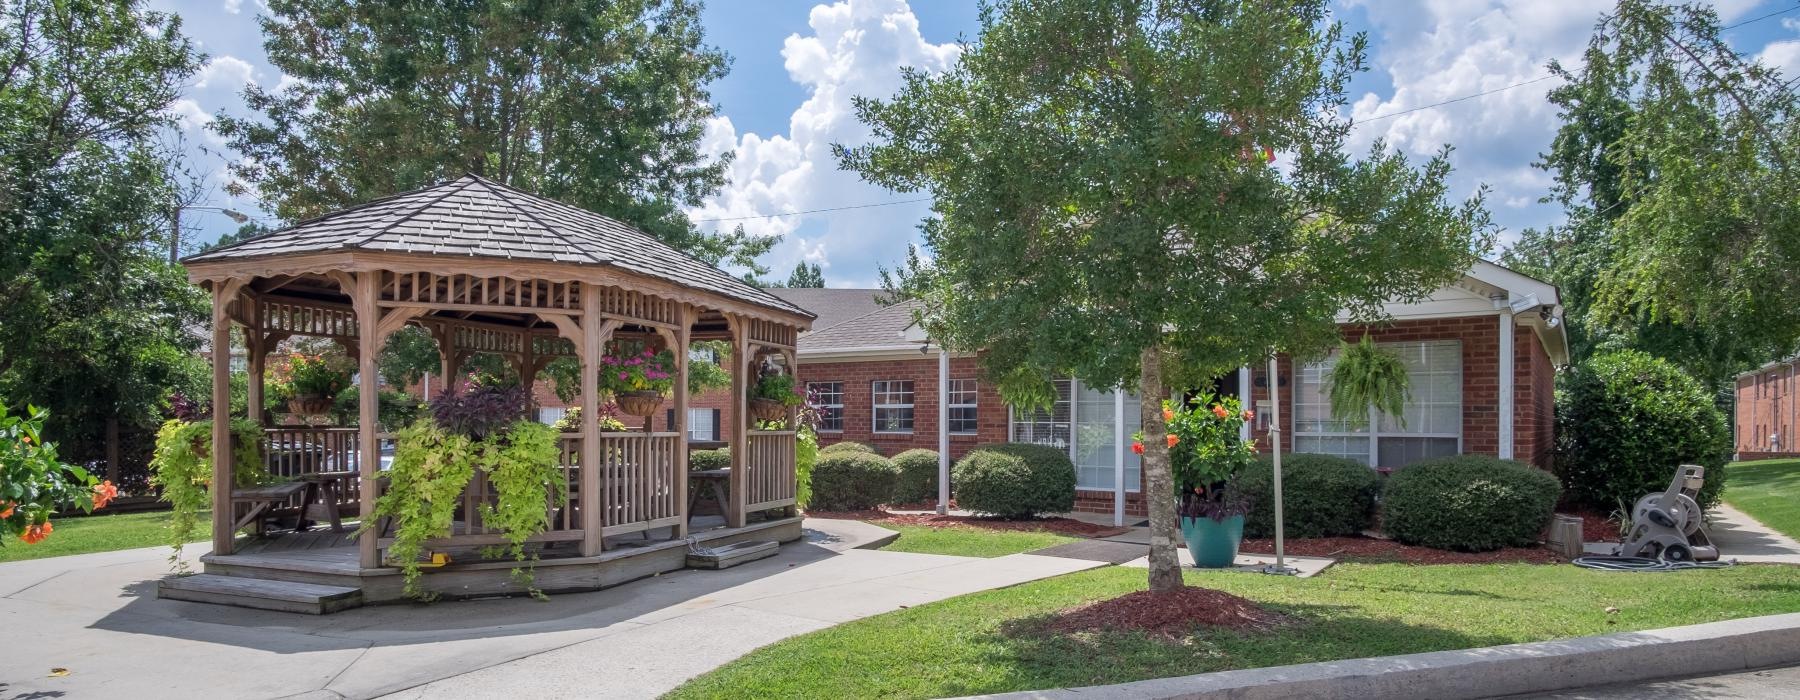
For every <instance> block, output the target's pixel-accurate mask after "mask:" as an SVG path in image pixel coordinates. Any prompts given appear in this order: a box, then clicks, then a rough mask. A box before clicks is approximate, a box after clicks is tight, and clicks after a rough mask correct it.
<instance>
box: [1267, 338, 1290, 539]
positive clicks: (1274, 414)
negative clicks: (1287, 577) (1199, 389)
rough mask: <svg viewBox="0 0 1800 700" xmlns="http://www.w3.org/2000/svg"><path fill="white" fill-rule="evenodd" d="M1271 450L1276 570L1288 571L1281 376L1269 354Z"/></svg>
mask: <svg viewBox="0 0 1800 700" xmlns="http://www.w3.org/2000/svg"><path fill="white" fill-rule="evenodd" d="M1269 448H1270V449H1271V450H1273V451H1274V452H1273V454H1274V455H1275V570H1276V572H1281V571H1285V570H1286V569H1287V560H1286V558H1285V552H1284V551H1283V549H1282V547H1283V544H1284V543H1283V539H1284V538H1283V534H1284V533H1283V532H1282V528H1281V375H1280V369H1279V368H1278V367H1277V366H1276V363H1275V355H1274V354H1273V353H1270V354H1269Z"/></svg>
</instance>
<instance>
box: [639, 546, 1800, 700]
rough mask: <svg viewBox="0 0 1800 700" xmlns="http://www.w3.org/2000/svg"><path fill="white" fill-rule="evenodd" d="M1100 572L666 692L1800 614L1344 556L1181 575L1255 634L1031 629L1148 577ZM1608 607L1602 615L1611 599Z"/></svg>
mask: <svg viewBox="0 0 1800 700" xmlns="http://www.w3.org/2000/svg"><path fill="white" fill-rule="evenodd" d="M1144 578H1145V574H1144V571H1143V570H1142V569H1125V568H1120V567H1107V568H1102V569H1095V570H1092V571H1085V572H1081V573H1076V574H1070V575H1067V576H1059V577H1056V578H1052V579H1046V580H1042V581H1037V582H1034V583H1028V584H1024V585H1020V586H1015V587H1012V588H1004V589H999V590H993V591H987V592H983V593H977V594H973V595H967V596H961V597H957V598H952V599H949V600H944V601H940V602H937V603H931V604H928V605H922V606H918V607H914V608H910V609H907V610H901V611H897V612H893V613H888V614H884V615H879V616H876V617H871V618H867V619H864V620H859V621H856V622H851V623H848V624H845V625H840V626H838V627H833V628H830V629H826V630H821V631H818V632H813V633H811V634H806V635H802V636H799V637H795V638H792V639H789V640H786V641H783V642H778V643H776V644H773V645H770V646H767V647H764V648H762V649H759V650H757V651H755V652H753V653H751V654H750V655H748V656H746V657H744V658H742V659H739V660H737V661H735V662H733V663H731V664H728V665H726V666H724V667H722V668H720V669H718V670H715V671H713V672H711V673H708V674H706V675H703V676H700V677H699V678H696V679H694V680H693V681H690V682H689V683H687V684H686V685H683V686H681V687H680V688H678V689H676V690H675V691H674V692H673V693H671V694H670V696H669V697H672V698H727V697H729V698H828V697H858V698H876V697H881V698H928V697H942V696H956V695H968V694H976V693H997V692H1005V691H1017V690H1030V689H1044V688H1054V687H1063V686H1081V685H1093V684H1100V683H1118V682H1125V681H1132V680H1142V679H1147V678H1158V677H1166V676H1178V675H1184V674H1192V673H1203V672H1209V671H1221V670H1228V669H1235V668H1251V667H1260V666H1274V665H1282V664H1293V663H1305V662H1312V661H1326V660H1334V659H1345V658H1356V657H1365V656H1382V655H1388V654H1405V653H1413V652H1423V651H1437V650H1445V649H1461V648H1468V647H1478V646H1489V645H1494V644H1507V643H1513V642H1526V641H1535V640H1545V639H1556V638H1565V637H1576V636H1583V635H1592V634H1602V633H1607V632H1617V631H1624V630H1638V629H1648V628H1656V627H1667V626H1672V625H1682V624H1691V623H1699V622H1709V621H1717V620H1725V619H1731V618H1739V617H1749V616H1754V615H1767V614H1774V613H1783V612H1795V611H1800V580H1797V579H1796V577H1795V570H1794V569H1792V568H1782V567H1775V566H1739V567H1736V568H1733V569H1729V570H1722V571H1686V572H1680V573H1672V574H1620V573H1601V572H1596V571H1587V570H1583V569H1578V568H1576V567H1573V566H1544V565H1528V564H1488V565H1456V566H1408V565H1404V564H1339V565H1338V566H1335V567H1333V568H1331V569H1330V570H1328V571H1327V572H1326V573H1324V574H1321V575H1320V576H1318V577H1316V578H1312V579H1305V580H1301V579H1288V578H1275V577H1268V576H1259V575H1253V574H1243V573H1230V572H1209V573H1200V572H1192V573H1190V574H1189V577H1188V580H1189V582H1190V583H1192V584H1194V585H1204V586H1209V587H1213V588H1219V589H1223V590H1226V591H1230V592H1232V593H1235V594H1238V595H1241V596H1245V597H1247V598H1251V599H1253V600H1256V601H1258V602H1261V603H1264V604H1266V605H1269V606H1270V607H1272V608H1275V609H1277V610H1280V611H1282V612H1284V613H1286V614H1288V615H1290V616H1292V617H1293V618H1295V619H1296V621H1295V622H1294V623H1291V624H1290V625H1288V626H1285V627H1282V628H1278V629H1277V630H1275V631H1272V632H1265V633H1236V632H1220V631H1214V632H1200V633H1197V634H1195V635H1193V636H1192V637H1190V638H1189V639H1187V640H1184V643H1172V642H1167V641H1158V640H1154V639H1151V638H1148V637H1146V636H1143V635H1138V634H1121V633H1104V634H1092V635H1083V636H1077V637H1056V636H1049V635H1042V634H1033V631H1034V628H1033V622H1034V617H1035V616H1041V615H1045V614H1047V613H1051V612H1054V611H1056V610H1060V609H1063V608H1067V607H1070V606H1073V605H1076V604H1079V603H1083V602H1087V601H1093V600H1100V599H1105V598H1111V597H1114V596H1118V595H1121V594H1124V593H1127V592H1131V591H1135V590H1140V589H1142V588H1143V587H1144V585H1145V583H1144ZM1609 606H1612V607H1616V608H1618V612H1617V613H1616V614H1611V615H1609V614H1608V613H1607V612H1606V608H1607V607H1609Z"/></svg>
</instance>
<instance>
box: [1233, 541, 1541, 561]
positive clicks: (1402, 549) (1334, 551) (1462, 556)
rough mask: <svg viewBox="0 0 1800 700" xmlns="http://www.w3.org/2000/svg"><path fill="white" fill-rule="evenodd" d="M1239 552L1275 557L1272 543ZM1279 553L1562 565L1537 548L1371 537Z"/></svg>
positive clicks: (1297, 544)
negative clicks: (1465, 547)
mask: <svg viewBox="0 0 1800 700" xmlns="http://www.w3.org/2000/svg"><path fill="white" fill-rule="evenodd" d="M1238 551H1240V552H1243V553H1245V554H1274V553H1275V540H1244V543H1243V545H1242V546H1240V547H1238ZM1282 551H1283V552H1285V553H1287V554H1292V555H1295V556H1302V557H1329V558H1332V559H1338V560H1344V561H1380V562H1403V563H1407V564H1496V563H1514V562H1517V563H1523V564H1561V563H1563V561H1564V560H1563V558H1562V557H1559V556H1556V553H1555V552H1552V551H1550V550H1548V549H1543V548H1536V547H1510V548H1507V549H1499V550H1495V551H1492V552H1447V551H1444V550H1441V549H1431V548H1430V547H1414V546H1411V545H1404V544H1400V543H1399V542H1395V541H1393V540H1378V539H1375V538H1373V537H1321V538H1318V539H1308V540H1288V541H1287V543H1286V545H1285V546H1284V547H1283V548H1282Z"/></svg>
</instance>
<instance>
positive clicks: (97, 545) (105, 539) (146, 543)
mask: <svg viewBox="0 0 1800 700" xmlns="http://www.w3.org/2000/svg"><path fill="white" fill-rule="evenodd" d="M50 522H51V524H52V525H54V526H55V529H54V530H52V531H51V533H50V537H49V539H46V540H44V541H43V542H39V543H37V544H25V543H23V542H19V541H17V540H9V541H8V542H7V543H6V546H4V547H0V562H9V561H24V560H26V559H43V558H45V557H61V556H67V555H70V554H89V553H93V552H111V551H113V550H118V549H135V548H138V547H155V546H158V545H167V544H168V543H169V534H168V530H167V529H166V528H165V527H164V526H165V525H166V524H167V523H168V522H169V514H168V513H167V512H165V511H154V512H149V513H121V514H118V515H89V516H86V517H80V518H53V519H51V521H50ZM195 532H198V533H200V537H199V538H198V539H197V540H196V541H199V540H204V539H206V538H208V537H211V536H212V525H211V524H210V521H209V520H208V519H207V518H206V516H205V515H202V516H201V519H200V525H199V527H198V528H197V529H196V530H195Z"/></svg>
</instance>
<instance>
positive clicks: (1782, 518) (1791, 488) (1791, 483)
mask: <svg viewBox="0 0 1800 700" xmlns="http://www.w3.org/2000/svg"><path fill="white" fill-rule="evenodd" d="M1725 485H1726V486H1725V502H1727V503H1730V504H1731V505H1732V506H1733V507H1736V508H1737V509H1738V510H1741V511H1744V512H1745V513H1749V514H1750V517H1752V518H1756V519H1757V521H1759V522H1761V523H1762V524H1764V525H1767V526H1769V527H1772V528H1775V529H1776V530H1779V531H1780V532H1781V533H1783V534H1785V535H1787V536H1788V537H1793V538H1796V539H1800V459H1769V460H1763V461H1759V462H1733V463H1731V464H1729V465H1726V467H1725Z"/></svg>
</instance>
